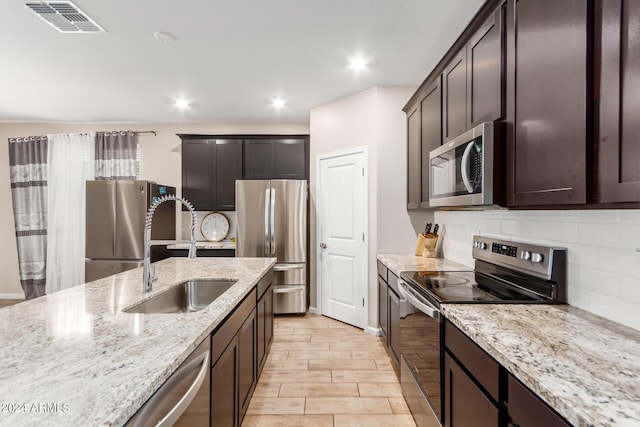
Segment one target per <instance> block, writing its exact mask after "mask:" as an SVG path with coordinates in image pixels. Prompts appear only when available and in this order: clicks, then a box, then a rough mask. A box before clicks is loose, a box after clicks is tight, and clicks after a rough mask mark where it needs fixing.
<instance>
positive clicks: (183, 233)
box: [180, 211, 236, 241]
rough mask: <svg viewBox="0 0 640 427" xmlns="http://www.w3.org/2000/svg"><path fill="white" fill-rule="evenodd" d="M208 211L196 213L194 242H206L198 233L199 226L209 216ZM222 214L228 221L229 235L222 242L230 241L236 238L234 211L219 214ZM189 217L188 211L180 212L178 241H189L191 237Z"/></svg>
mask: <svg viewBox="0 0 640 427" xmlns="http://www.w3.org/2000/svg"><path fill="white" fill-rule="evenodd" d="M210 213H211V212H210V211H196V215H197V222H196V240H199V241H201V240H207V239H205V238H204V237H203V236H202V233H201V232H200V224H201V223H202V220H203V219H204V217H205V216H207V215H208V214H210ZM220 213H222V214H224V215H225V216H226V217H227V218H228V219H229V234H228V235H227V237H226V238H225V239H224V240H230V239H231V238H232V237H236V212H235V211H224V212H220ZM190 217H191V215H190V214H189V212H188V211H181V216H180V219H181V221H180V222H181V227H180V239H182V240H189V238H190V237H191V230H190V229H189V224H190V223H191V218H190Z"/></svg>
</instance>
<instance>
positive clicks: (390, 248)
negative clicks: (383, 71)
mask: <svg viewBox="0 0 640 427" xmlns="http://www.w3.org/2000/svg"><path fill="white" fill-rule="evenodd" d="M414 91H415V88H410V87H373V88H371V89H368V90H366V91H363V92H359V93H357V94H354V95H351V96H348V97H346V98H341V99H338V100H336V101H333V102H330V103H328V104H325V105H322V106H319V107H316V108H314V109H312V110H311V115H310V131H311V150H310V151H311V159H310V160H311V162H310V163H311V174H310V192H311V212H312V215H311V238H310V248H311V249H310V254H309V258H310V261H311V262H310V264H311V265H310V267H311V269H310V270H311V286H310V300H311V307H314V308H315V307H316V304H317V298H316V297H317V287H316V277H317V273H316V272H317V266H316V253H317V251H316V248H317V245H318V243H317V242H316V231H315V230H316V222H315V215H314V212H315V207H316V203H315V202H316V182H315V179H316V158H317V156H318V155H320V154H326V153H331V152H334V151H340V150H345V149H348V148H355V147H362V146H366V147H368V156H369V157H368V159H367V164H368V174H369V175H368V185H369V210H368V213H369V232H368V242H369V254H368V272H369V292H368V298H367V299H368V309H369V319H368V323H369V326H372V327H373V326H375V325H377V323H378V313H377V280H376V277H377V274H376V254H377V253H380V252H412V251H413V249H414V247H415V240H416V237H417V233H418V231H416V228H414V227H413V224H412V220H413V221H415V222H416V223H417V224H422V225H421V226H422V227H423V226H424V222H425V221H426V218H427V217H428V216H429V214H428V213H424V212H421V213H416V214H413V215H412V216H411V217H410V216H409V215H408V214H407V211H406V208H405V207H406V196H405V193H406V118H405V115H404V113H403V112H402V107H403V106H404V104H405V103H406V101H407V100H408V99H409V97H410V96H411V95H412V94H413V92H414ZM421 226H420V225H418V228H417V230H419V228H420V227H421Z"/></svg>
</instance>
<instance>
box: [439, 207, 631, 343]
mask: <svg viewBox="0 0 640 427" xmlns="http://www.w3.org/2000/svg"><path fill="white" fill-rule="evenodd" d="M435 221H436V222H437V223H439V224H440V225H441V227H444V230H443V234H442V239H443V243H442V251H443V253H444V256H445V257H447V258H449V259H451V260H453V261H457V262H460V263H462V264H465V265H468V266H473V258H472V256H471V242H472V238H473V236H474V235H475V234H480V235H484V236H491V237H497V238H504V239H510V240H516V241H522V242H531V243H538V244H543V245H547V246H559V247H565V248H567V259H568V266H567V286H568V298H569V304H571V305H573V306H576V307H580V308H582V309H584V310H588V311H590V312H593V313H596V314H598V315H600V316H603V317H606V318H608V319H611V320H614V321H616V322H619V323H622V324H625V325H627V326H630V327H632V328H634V329H637V330H640V252H639V250H640V210H635V209H634V210H589V211H583V210H570V211H507V210H490V211H437V212H435Z"/></svg>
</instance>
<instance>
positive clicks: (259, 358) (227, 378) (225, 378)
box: [211, 271, 274, 427]
mask: <svg viewBox="0 0 640 427" xmlns="http://www.w3.org/2000/svg"><path fill="white" fill-rule="evenodd" d="M273 277H274V276H273V271H271V272H269V273H267V274H266V275H265V276H264V277H263V278H262V279H260V281H259V282H258V284H257V285H256V287H255V288H254V289H253V290H252V291H251V292H250V293H249V295H247V296H246V297H245V299H244V300H243V301H242V302H241V303H240V304H238V306H237V307H236V308H235V309H234V310H233V312H232V313H231V314H230V315H229V316H228V317H227V318H226V319H225V320H224V322H223V323H222V324H221V325H220V326H218V327H217V328H216V330H215V332H214V333H213V334H212V335H211V361H212V366H211V426H213V427H239V426H240V425H241V424H242V420H243V418H244V415H245V413H246V412H247V409H248V407H249V403H250V402H251V397H252V396H253V392H254V390H255V387H256V384H257V382H258V377H259V375H260V374H259V370H261V369H262V366H263V365H264V362H265V361H266V359H267V356H268V354H269V349H270V348H271V343H272V341H273ZM258 295H261V296H260V298H258Z"/></svg>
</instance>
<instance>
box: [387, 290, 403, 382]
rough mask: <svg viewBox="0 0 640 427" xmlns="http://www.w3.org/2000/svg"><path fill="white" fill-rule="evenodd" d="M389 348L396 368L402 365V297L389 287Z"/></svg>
mask: <svg viewBox="0 0 640 427" xmlns="http://www.w3.org/2000/svg"><path fill="white" fill-rule="evenodd" d="M388 301H389V349H390V350H391V356H392V359H393V362H394V363H395V367H396V369H398V367H399V366H400V298H399V297H398V295H396V293H395V292H394V291H393V290H392V289H389V299H388Z"/></svg>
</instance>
